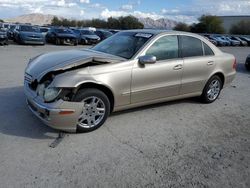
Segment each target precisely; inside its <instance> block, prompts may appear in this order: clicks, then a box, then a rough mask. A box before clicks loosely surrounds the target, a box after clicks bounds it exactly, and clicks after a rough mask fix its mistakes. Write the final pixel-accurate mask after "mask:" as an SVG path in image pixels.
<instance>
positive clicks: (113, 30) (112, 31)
mask: <svg viewBox="0 0 250 188" xmlns="http://www.w3.org/2000/svg"><path fill="white" fill-rule="evenodd" d="M109 32H111V33H112V34H116V33H118V32H120V30H117V29H110V30H109Z"/></svg>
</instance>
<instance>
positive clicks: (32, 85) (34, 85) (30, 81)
mask: <svg viewBox="0 0 250 188" xmlns="http://www.w3.org/2000/svg"><path fill="white" fill-rule="evenodd" d="M24 82H25V83H27V84H28V85H29V87H30V89H32V90H36V88H37V85H38V82H37V80H33V79H32V76H31V75H29V74H27V73H25V75H24Z"/></svg>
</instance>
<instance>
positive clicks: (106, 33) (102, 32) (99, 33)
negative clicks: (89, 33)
mask: <svg viewBox="0 0 250 188" xmlns="http://www.w3.org/2000/svg"><path fill="white" fill-rule="evenodd" d="M95 34H96V35H97V36H99V37H100V39H101V40H105V39H107V38H109V37H111V36H112V35H113V34H112V33H111V32H109V31H105V30H96V31H95Z"/></svg>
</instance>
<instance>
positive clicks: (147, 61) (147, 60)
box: [139, 55, 156, 65]
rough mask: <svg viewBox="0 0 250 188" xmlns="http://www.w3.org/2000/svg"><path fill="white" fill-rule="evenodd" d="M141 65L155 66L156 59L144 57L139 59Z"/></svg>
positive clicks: (149, 56) (150, 56) (151, 56)
mask: <svg viewBox="0 0 250 188" xmlns="http://www.w3.org/2000/svg"><path fill="white" fill-rule="evenodd" d="M139 63H140V64H141V65H145V64H154V63H156V57H155V56H153V55H144V56H141V57H139Z"/></svg>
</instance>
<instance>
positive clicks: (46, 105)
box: [24, 30, 236, 132]
mask: <svg viewBox="0 0 250 188" xmlns="http://www.w3.org/2000/svg"><path fill="white" fill-rule="evenodd" d="M235 69H236V60H235V57H234V56H233V55H231V54H226V53H223V52H221V51H220V50H219V49H218V48H217V47H215V46H214V45H213V44H212V43H210V42H209V41H208V40H206V39H205V38H203V37H201V36H199V35H196V34H191V33H184V32H175V31H156V30H130V31H122V32H119V33H117V34H115V35H114V36H112V37H110V38H108V39H106V40H104V41H103V42H101V43H99V44H98V45H96V46H95V47H93V48H91V49H81V50H68V51H60V52H51V53H47V54H42V55H39V56H37V57H34V58H33V59H31V60H30V62H29V64H28V66H27V68H26V70H25V79H24V91H25V94H26V97H27V104H28V106H29V108H30V110H31V111H32V112H33V113H34V114H35V115H36V116H37V117H39V118H40V119H41V120H42V121H43V122H44V123H46V124H47V125H49V126H51V127H53V128H56V129H60V130H64V131H69V132H75V131H78V132H88V131H93V130H95V129H97V128H98V127H100V126H101V125H102V124H103V123H104V122H105V120H106V119H107V117H108V116H109V114H110V113H111V112H114V111H120V110H125V109H129V108H134V107H138V106H143V105H149V104H153V103H161V102H165V101H170V100H176V99H182V98H187V97H195V96H200V98H201V99H202V101H203V102H205V103H212V102H214V101H215V100H216V99H217V98H218V96H219V94H220V91H221V89H222V88H223V87H225V86H227V85H228V84H230V83H231V82H232V81H233V79H234V78H235V74H236V70H235Z"/></svg>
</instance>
